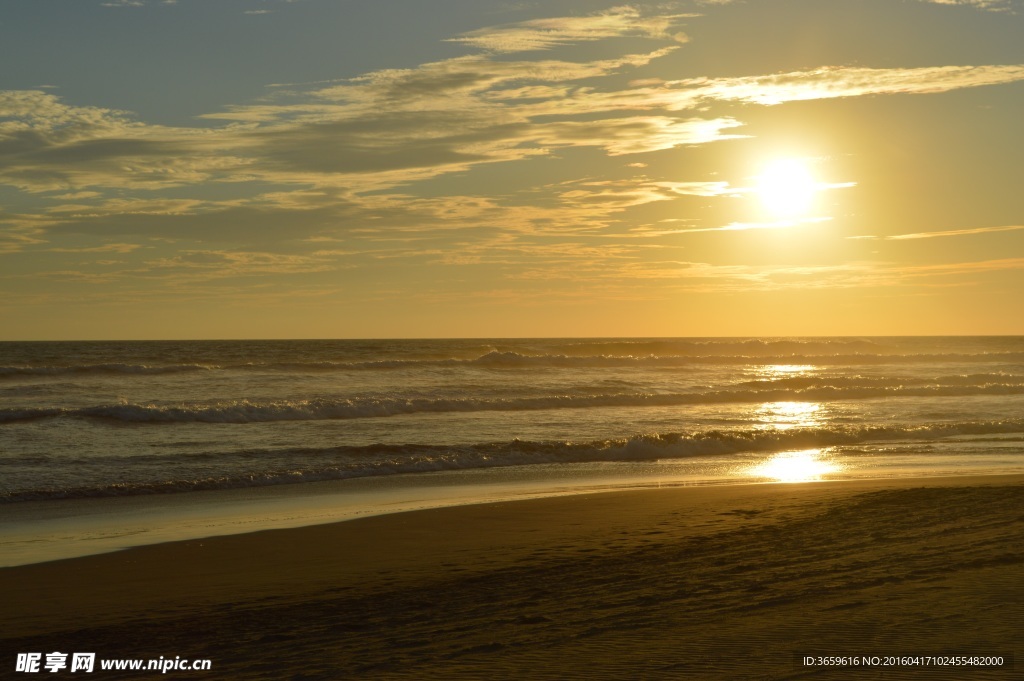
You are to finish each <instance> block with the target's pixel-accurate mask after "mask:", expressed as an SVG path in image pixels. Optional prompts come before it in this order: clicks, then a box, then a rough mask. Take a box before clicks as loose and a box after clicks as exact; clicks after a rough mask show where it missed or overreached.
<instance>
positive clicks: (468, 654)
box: [0, 476, 1024, 679]
mask: <svg viewBox="0 0 1024 681" xmlns="http://www.w3.org/2000/svg"><path fill="white" fill-rule="evenodd" d="M1022 502H1024V476H999V477H969V478H928V479H916V480H914V479H901V480H888V481H857V482H842V483H839V482H836V483H805V484H774V485H764V484H762V485H737V486H718V487H686V488H663V489H649V490H633V491H621V492H609V493H602V494H588V495H576V496H566V497H555V498H546V499H534V500H528V501H515V502H504V503H494V504H483V505H474V506H460V507H452V508H440V509H432V510H424V511H415V512H408V513H398V514H392V515H384V516H375V517H370V518H361V519H358V520H353V521H348V522H344V523H337V524H332V525H319V526H313V527H305V528H297V529H287V530H268V531H264V532H256V533H252V534H244V535H234V536H225V537H216V538H211V539H205V540H196V541H187V542H175V543H167V544H159V545H155V546H147V547H139V548H134V549H130V550H127V551H122V552H118V553H111V554H104V555H97V556H88V557H83V558H75V559H71V560H64V561H55V562H51V563H42V564H36V565H27V566H20V567H14V568H4V569H0V603H3V608H2V611H0V648H2V650H3V657H2V658H0V664H2V665H3V666H4V667H6V669H7V670H13V669H14V659H15V654H16V653H18V652H42V653H47V652H51V651H63V652H95V653H97V658H98V659H105V658H146V659H150V658H159V657H160V656H163V657H165V658H174V657H175V656H181V657H183V658H189V659H198V658H207V659H210V660H211V661H212V671H210V672H178V673H173V672H172V673H171V674H169V675H168V676H172V677H175V678H218V679H220V678H230V679H292V678H294V679H359V678H374V679H376V678H381V679H403V678H424V679H462V678H466V679H478V678H479V679H538V678H539V679H572V678H616V679H619V678H621V679H634V678H722V679H734V678H804V677H809V678H818V677H828V678H906V677H918V676H920V677H921V678H929V679H945V678H950V679H951V678H993V679H1009V678H1019V676H1015V674H1019V673H1020V670H1021V669H1022V667H1021V666H1020V665H1021V664H1024V657H1022V653H1024V645H1022V641H1024V634H1022V631H1024V503H1022ZM815 654H826V655H858V656H863V655H878V656H885V655H940V654H959V655H978V656H982V655H984V656H989V655H1002V656H1004V657H1009V656H1011V655H1016V657H1017V660H1019V663H1018V665H1017V668H1016V669H1015V670H1011V669H1006V668H1004V669H988V670H980V669H966V668H964V667H947V668H935V667H932V668H928V669H920V668H918V669H913V668H904V669H892V668H888V669H882V668H878V669H872V670H865V669H863V668H860V669H844V670H838V671H837V670H822V669H820V668H806V667H802V666H801V665H800V664H798V663H797V658H798V657H800V656H803V655H815ZM44 673H45V672H44ZM65 673H68V672H67V671H66V670H65ZM96 673H97V674H100V675H101V676H102V677H103V678H108V677H109V678H119V677H121V676H124V677H129V676H130V677H131V678H141V677H145V676H147V675H152V674H153V673H154V672H148V674H147V673H146V672H142V673H139V672H136V673H134V674H130V673H120V674H119V673H116V672H110V671H102V672H101V671H100V670H98V669H97V672H96ZM26 678H27V677H26Z"/></svg>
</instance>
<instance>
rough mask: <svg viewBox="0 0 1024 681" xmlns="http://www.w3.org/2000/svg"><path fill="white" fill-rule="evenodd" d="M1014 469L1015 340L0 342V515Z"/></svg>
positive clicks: (1022, 424)
mask: <svg viewBox="0 0 1024 681" xmlns="http://www.w3.org/2000/svg"><path fill="white" fill-rule="evenodd" d="M1014 472H1016V473H1019V472H1024V338H1021V337H985V338H981V337H942V338H940V337H910V338H750V339H737V338H662V339H652V338H617V339H511V340H509V339H505V340H502V339H489V340H478V339H474V340H297V341H277V340H264V341H163V342H157V341H145V342H143V341H139V342H7V343H2V344H0V508H4V507H6V508H7V509H8V511H7V516H10V515H11V512H12V509H13V508H15V507H16V508H18V509H20V510H19V511H18V513H17V514H15V515H17V517H18V518H19V519H22V520H23V519H24V518H25V517H26V514H27V515H32V512H31V511H30V509H32V508H35V507H36V506H33V504H36V505H37V506H38V504H39V503H40V502H45V504H44V506H45V508H46V509H47V511H46V513H48V514H50V515H51V516H52V515H53V514H54V513H55V511H54V510H53V509H54V508H55V505H57V506H56V507H57V508H59V504H60V503H70V502H73V501H75V500H83V499H104V498H113V497H118V498H120V497H143V496H145V497H154V498H155V497H161V498H166V497H169V496H178V497H180V498H187V499H190V500H195V501H196V502H197V503H201V501H202V499H203V496H202V495H203V494H207V493H208V492H207V491H209V490H231V489H235V490H237V489H248V490H252V489H256V488H265V487H280V486H288V488H289V489H292V490H294V489H300V488H302V486H303V485H309V484H312V483H318V482H322V481H353V482H352V483H351V484H353V485H355V484H362V485H363V487H362V488H360V489H365V486H366V485H367V484H370V483H372V485H375V486H376V487H375V488H376V489H383V488H389V487H390V488H393V489H415V488H416V487H417V485H419V484H420V483H424V484H426V483H427V482H429V481H434V482H435V483H436V481H437V480H439V479H440V478H438V476H443V475H448V476H449V477H450V476H451V475H452V474H453V473H458V474H459V477H458V480H460V481H462V482H463V483H465V482H466V481H469V482H470V483H471V482H472V481H473V480H478V481H480V482H486V481H494V480H503V481H519V483H520V486H521V487H523V486H525V488H530V487H531V486H532V487H533V488H536V489H541V488H544V489H546V490H547V491H548V492H565V491H571V490H573V489H582V488H584V487H586V488H590V489H593V488H597V487H600V486H602V485H605V486H615V485H646V484H650V485H653V484H658V485H661V484H669V485H678V484H722V483H730V482H770V481H791V482H795V481H801V480H838V479H852V478H866V477H872V478H878V477H906V476H935V475H970V474H994V473H1014ZM474 475H476V476H477V477H476V478H474V477H473V476H474ZM359 480H362V481H363V482H362V483H356V482H355V481H359ZM417 481H419V482H417ZM346 484H347V483H346ZM282 489H283V488H282ZM309 489H312V487H309ZM336 489H337V490H338V492H337V493H338V494H341V495H343V494H344V492H345V489H347V488H345V487H337V488H336ZM352 489H355V487H353V488H352ZM339 498H340V497H339ZM352 498H353V499H355V498H357V497H352ZM40 508H43V506H40ZM80 508H81V507H80V506H79V507H76V511H75V514H80V513H81V512H80V510H77V509H80ZM0 520H3V516H0ZM22 539H25V537H24V536H23V537H22ZM26 541H27V540H26Z"/></svg>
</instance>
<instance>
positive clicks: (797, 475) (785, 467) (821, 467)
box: [746, 449, 843, 482]
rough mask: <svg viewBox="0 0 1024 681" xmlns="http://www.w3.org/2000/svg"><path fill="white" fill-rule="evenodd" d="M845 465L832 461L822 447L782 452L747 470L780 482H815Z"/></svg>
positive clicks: (754, 474)
mask: <svg viewBox="0 0 1024 681" xmlns="http://www.w3.org/2000/svg"><path fill="white" fill-rule="evenodd" d="M841 470H843V466H842V465H840V464H838V463H836V462H835V461H832V460H830V459H829V458H828V456H827V455H826V454H825V452H823V451H822V450H820V449H805V450H803V451H799V452H780V453H778V454H773V455H772V456H771V457H770V458H768V459H766V460H764V461H762V462H761V463H759V464H758V465H756V466H754V467H753V468H750V469H749V470H747V471H746V472H747V473H748V474H749V475H752V476H755V477H759V478H772V479H773V480H777V481H779V482H814V481H816V480H821V479H822V476H825V475H828V474H829V473H838V472H839V471H841Z"/></svg>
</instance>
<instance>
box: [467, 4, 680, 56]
mask: <svg viewBox="0 0 1024 681" xmlns="http://www.w3.org/2000/svg"><path fill="white" fill-rule="evenodd" d="M693 16H695V15H692V14H661V15H653V16H644V15H643V14H642V13H641V12H640V11H639V10H638V9H636V8H634V7H613V8H611V9H608V10H605V11H603V12H598V13H596V14H591V15H587V16H579V17H554V18H550V19H533V20H530V21H523V22H519V23H515V24H507V25H504V26H496V27H491V28H483V29H479V30H476V31H471V32H469V33H464V34H463V35H461V36H458V37H456V38H450V39H449V42H457V43H463V44H466V45H472V46H473V47H479V48H482V49H484V50H489V51H491V52H506V53H507V52H527V51H531V50H547V49H551V48H552V47H557V46H560V45H569V44H572V43H579V42H586V41H593V40H604V39H608V38H618V37H630V36H639V37H644V38H653V39H660V40H672V41H674V42H680V43H682V42H686V41H687V40H688V38H687V37H686V35H685V34H684V33H682V32H680V31H679V30H678V29H677V28H676V27H677V25H678V23H679V21H680V20H681V19H686V18H690V17H693Z"/></svg>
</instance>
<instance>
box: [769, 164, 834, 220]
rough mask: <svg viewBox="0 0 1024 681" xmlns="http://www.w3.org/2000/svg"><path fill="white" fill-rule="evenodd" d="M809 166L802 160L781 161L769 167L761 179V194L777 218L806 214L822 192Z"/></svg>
mask: <svg viewBox="0 0 1024 681" xmlns="http://www.w3.org/2000/svg"><path fill="white" fill-rule="evenodd" d="M818 188H819V186H818V182H817V181H816V180H815V179H814V176H813V175H812V174H811V171H810V169H809V168H808V167H807V163H806V162H805V161H804V160H802V159H798V158H781V159H776V160H774V161H771V162H769V163H768V164H767V165H765V167H764V169H763V170H762V171H761V174H760V175H758V176H757V189H756V191H757V194H758V196H759V197H760V198H761V204H762V205H763V206H764V208H765V210H766V211H768V212H769V213H770V214H771V215H772V216H773V217H775V218H779V219H792V218H798V217H801V216H803V215H806V214H807V213H808V212H809V211H810V210H811V207H812V206H813V204H814V198H815V195H816V194H817V192H818Z"/></svg>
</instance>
